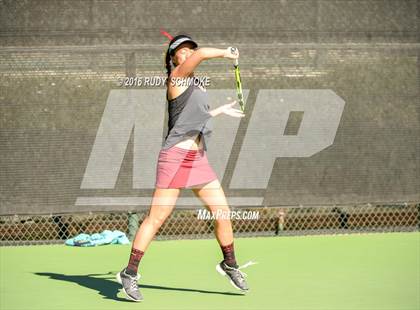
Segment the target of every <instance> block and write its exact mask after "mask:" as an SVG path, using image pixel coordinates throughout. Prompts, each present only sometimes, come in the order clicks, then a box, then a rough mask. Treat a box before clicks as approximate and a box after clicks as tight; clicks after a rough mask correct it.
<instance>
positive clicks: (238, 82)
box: [230, 47, 245, 112]
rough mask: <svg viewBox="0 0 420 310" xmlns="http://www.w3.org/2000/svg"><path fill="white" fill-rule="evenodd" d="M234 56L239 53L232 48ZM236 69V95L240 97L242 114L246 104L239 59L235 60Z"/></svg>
mask: <svg viewBox="0 0 420 310" xmlns="http://www.w3.org/2000/svg"><path fill="white" fill-rule="evenodd" d="M230 49H231V52H232V54H235V53H237V49H236V47H231V48H230ZM233 67H234V68H235V80H236V93H237V95H238V101H239V105H240V107H241V110H242V112H244V110H245V103H244V95H243V93H242V83H241V74H240V72H239V61H238V58H236V59H235V63H234V65H233Z"/></svg>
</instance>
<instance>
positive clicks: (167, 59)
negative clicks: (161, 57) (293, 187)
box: [165, 34, 197, 79]
mask: <svg viewBox="0 0 420 310" xmlns="http://www.w3.org/2000/svg"><path fill="white" fill-rule="evenodd" d="M180 38H188V39H190V41H189V42H192V43H193V44H194V45H195V46H197V44H196V43H195V42H194V41H192V39H191V37H190V36H188V35H185V34H179V35H177V36H175V37H173V38H172V40H171V41H170V42H169V44H168V49H167V50H166V54H165V68H166V73H167V75H168V79H169V76H170V75H171V70H172V68H171V56H173V55H174V52H175V50H172V51H171V52H169V47H170V46H171V44H172V43H174V42H175V41H176V40H178V39H180ZM187 42H188V41H187Z"/></svg>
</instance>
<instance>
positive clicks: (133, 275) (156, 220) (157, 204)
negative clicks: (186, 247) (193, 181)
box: [116, 188, 180, 301]
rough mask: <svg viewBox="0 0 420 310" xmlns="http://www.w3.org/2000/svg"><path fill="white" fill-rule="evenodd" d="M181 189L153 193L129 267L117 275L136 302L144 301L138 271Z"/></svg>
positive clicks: (134, 242)
mask: <svg viewBox="0 0 420 310" xmlns="http://www.w3.org/2000/svg"><path fill="white" fill-rule="evenodd" d="M179 192H180V189H162V188H156V189H155V192H154V193H153V198H152V204H151V206H150V210H149V213H148V215H147V216H146V218H145V219H144V220H143V222H142V224H141V225H140V227H139V229H138V230H137V233H136V236H135V238H134V241H133V244H132V248H131V253H130V258H129V261H128V265H127V267H126V268H124V269H123V270H122V271H120V272H119V273H118V274H117V276H116V277H117V281H118V282H119V283H121V285H122V287H123V291H124V293H125V294H126V295H127V297H128V298H129V299H131V300H134V301H142V300H143V296H142V295H141V293H140V291H139V289H138V286H137V280H138V278H139V277H138V273H137V269H138V266H139V263H140V260H141V258H142V257H143V255H144V252H145V251H146V249H147V247H148V246H149V244H150V242H151V241H152V239H153V238H154V236H155V234H156V232H157V231H158V230H159V228H160V227H161V226H162V224H163V223H164V222H165V220H166V219H167V218H168V216H169V215H170V214H171V212H172V210H173V208H174V206H175V203H176V200H177V198H178V195H179Z"/></svg>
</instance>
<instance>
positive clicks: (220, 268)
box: [216, 260, 256, 292]
mask: <svg viewBox="0 0 420 310" xmlns="http://www.w3.org/2000/svg"><path fill="white" fill-rule="evenodd" d="M253 264H256V263H254V262H252V261H251V262H248V263H247V264H245V265H243V266H240V267H237V268H235V267H231V266H229V265H227V264H226V263H225V261H224V260H223V261H221V262H220V263H219V264H217V265H216V270H217V272H218V273H220V274H221V275H222V276H227V277H228V278H229V279H230V283H231V284H232V285H233V287H235V288H236V289H238V290H241V291H242V292H247V291H249V287H248V284H247V283H246V281H245V277H246V276H247V275H246V273H245V272H243V271H241V270H239V269H241V268H246V267H248V266H249V265H253Z"/></svg>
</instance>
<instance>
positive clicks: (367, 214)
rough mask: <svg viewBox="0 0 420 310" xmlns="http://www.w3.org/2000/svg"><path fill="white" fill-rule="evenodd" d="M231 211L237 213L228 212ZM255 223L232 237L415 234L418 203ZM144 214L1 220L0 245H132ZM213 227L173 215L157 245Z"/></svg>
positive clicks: (240, 222) (190, 213)
mask: <svg viewBox="0 0 420 310" xmlns="http://www.w3.org/2000/svg"><path fill="white" fill-rule="evenodd" d="M231 210H235V208H231ZM240 210H241V211H245V210H246V211H255V212H257V213H258V215H259V217H258V219H246V220H245V219H232V224H233V229H234V233H235V236H237V237H241V236H249V237H257V236H290V235H307V234H342V233H360V232H391V231H392V232H396V231H418V230H419V228H420V203H419V204H398V205H395V204H394V205H370V204H367V205H352V206H318V207H313V206H311V207H305V206H289V207H258V208H246V209H244V208H241V209H240ZM146 216H147V210H141V211H139V212H138V213H130V212H129V213H127V212H99V213H71V214H50V215H12V216H0V245H3V246H6V245H30V244H54V243H64V241H65V240H66V239H68V238H71V237H73V236H75V235H77V234H79V233H82V232H83V233H88V234H91V233H96V232H101V231H103V230H105V229H107V230H120V231H123V232H125V233H127V234H128V237H129V239H130V240H132V238H133V235H134V233H135V232H136V229H137V227H138V224H139V223H141V222H142V220H143V219H144V218H145V217H146ZM213 231H214V221H213V220H211V219H209V220H203V219H200V218H198V209H191V210H185V209H175V210H174V211H173V213H172V214H171V216H170V217H169V218H168V219H167V221H166V222H165V223H164V224H163V226H162V227H161V228H160V230H159V231H158V234H157V236H156V239H158V240H168V239H199V238H213V236H214V232H213Z"/></svg>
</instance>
